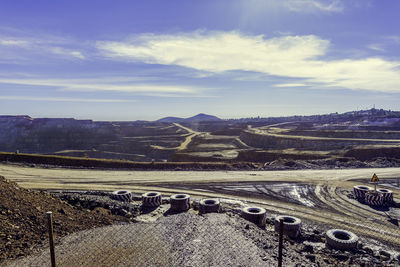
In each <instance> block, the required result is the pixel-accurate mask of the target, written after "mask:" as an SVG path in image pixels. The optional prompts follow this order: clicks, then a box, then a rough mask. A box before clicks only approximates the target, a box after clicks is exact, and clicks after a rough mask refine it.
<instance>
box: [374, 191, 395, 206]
mask: <svg viewBox="0 0 400 267" xmlns="http://www.w3.org/2000/svg"><path fill="white" fill-rule="evenodd" d="M376 191H378V192H379V193H381V194H382V197H383V202H384V204H385V205H391V204H392V203H393V191H391V190H389V189H376Z"/></svg>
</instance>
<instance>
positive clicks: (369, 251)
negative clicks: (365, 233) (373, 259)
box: [363, 246, 374, 254]
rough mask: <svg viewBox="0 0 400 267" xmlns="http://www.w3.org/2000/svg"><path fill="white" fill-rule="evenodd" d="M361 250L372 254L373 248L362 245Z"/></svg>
mask: <svg viewBox="0 0 400 267" xmlns="http://www.w3.org/2000/svg"><path fill="white" fill-rule="evenodd" d="M363 250H364V251H365V252H366V253H368V254H374V250H373V249H372V248H370V247H368V246H364V247H363Z"/></svg>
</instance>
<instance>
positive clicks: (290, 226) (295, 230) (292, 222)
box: [274, 215, 301, 238]
mask: <svg viewBox="0 0 400 267" xmlns="http://www.w3.org/2000/svg"><path fill="white" fill-rule="evenodd" d="M281 220H283V234H285V235H287V236H288V237H290V238H297V237H298V236H299V235H300V234H301V220H300V219H299V218H296V217H293V216H288V215H281V216H276V217H275V220H274V225H275V231H276V232H278V233H279V231H280V228H281V227H280V225H281V224H280V223H281Z"/></svg>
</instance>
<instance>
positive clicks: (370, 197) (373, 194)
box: [365, 191, 385, 207]
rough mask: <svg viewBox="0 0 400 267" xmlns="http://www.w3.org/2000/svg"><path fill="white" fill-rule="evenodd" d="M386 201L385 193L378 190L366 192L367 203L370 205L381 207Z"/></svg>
mask: <svg viewBox="0 0 400 267" xmlns="http://www.w3.org/2000/svg"><path fill="white" fill-rule="evenodd" d="M384 202H385V201H384V198H383V195H382V194H381V193H379V192H377V191H369V192H368V193H366V194H365V203H366V204H368V205H370V206H376V207H381V206H383V204H384Z"/></svg>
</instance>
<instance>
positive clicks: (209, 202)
mask: <svg viewBox="0 0 400 267" xmlns="http://www.w3.org/2000/svg"><path fill="white" fill-rule="evenodd" d="M219 210H220V202H219V200H218V199H211V198H208V199H202V200H200V203H199V212H200V213H201V214H203V213H211V212H217V213H218V212H219Z"/></svg>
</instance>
